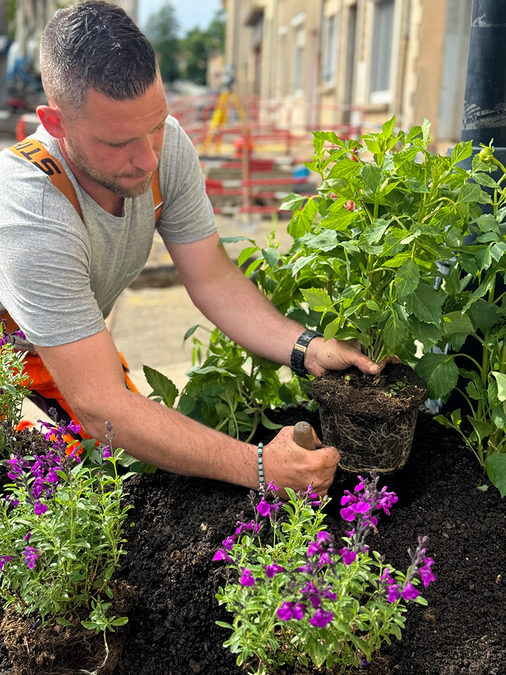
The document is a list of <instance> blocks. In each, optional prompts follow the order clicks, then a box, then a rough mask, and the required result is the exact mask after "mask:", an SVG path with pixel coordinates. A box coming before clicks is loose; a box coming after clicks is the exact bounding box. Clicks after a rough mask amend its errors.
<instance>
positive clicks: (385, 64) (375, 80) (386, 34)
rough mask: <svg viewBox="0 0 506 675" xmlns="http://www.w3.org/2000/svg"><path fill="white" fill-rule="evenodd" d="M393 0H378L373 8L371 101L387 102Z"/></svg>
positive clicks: (388, 97)
mask: <svg viewBox="0 0 506 675" xmlns="http://www.w3.org/2000/svg"><path fill="white" fill-rule="evenodd" d="M394 7H395V0H380V2H376V6H375V8H374V38H373V45H372V55H371V86H370V100H371V103H389V102H390V98H391V92H390V65H391V63H392V38H393V26H394Z"/></svg>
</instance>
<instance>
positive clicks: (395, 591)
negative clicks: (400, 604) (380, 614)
mask: <svg viewBox="0 0 506 675" xmlns="http://www.w3.org/2000/svg"><path fill="white" fill-rule="evenodd" d="M400 597H401V592H400V590H399V586H397V584H394V583H392V584H391V585H390V586H389V587H388V595H387V600H388V602H396V601H397V600H398V599H399V598H400Z"/></svg>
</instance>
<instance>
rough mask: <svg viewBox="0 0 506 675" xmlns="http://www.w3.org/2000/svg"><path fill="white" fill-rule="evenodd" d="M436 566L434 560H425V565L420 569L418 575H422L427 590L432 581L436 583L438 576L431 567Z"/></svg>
mask: <svg viewBox="0 0 506 675" xmlns="http://www.w3.org/2000/svg"><path fill="white" fill-rule="evenodd" d="M427 561H430V562H427ZM433 564H434V561H433V560H432V558H425V565H424V566H422V567H420V569H419V570H418V574H419V575H420V578H421V580H422V581H423V585H424V586H425V588H427V586H428V585H429V584H430V582H431V581H436V575H435V574H434V573H433V571H432V570H431V568H430V567H431V565H433Z"/></svg>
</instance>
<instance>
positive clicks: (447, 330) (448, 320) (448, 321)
mask: <svg viewBox="0 0 506 675" xmlns="http://www.w3.org/2000/svg"><path fill="white" fill-rule="evenodd" d="M443 331H444V334H445V335H446V336H447V337H449V336H450V335H454V334H455V333H465V334H466V335H469V334H471V333H474V326H473V322H472V321H471V319H470V318H469V316H468V315H467V314H462V313H461V312H448V314H445V315H444V316H443Z"/></svg>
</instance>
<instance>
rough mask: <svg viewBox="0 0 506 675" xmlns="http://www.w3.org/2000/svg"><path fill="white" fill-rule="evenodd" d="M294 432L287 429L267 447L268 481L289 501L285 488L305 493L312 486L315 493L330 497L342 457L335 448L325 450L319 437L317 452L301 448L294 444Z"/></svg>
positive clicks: (266, 475) (289, 428) (328, 447)
mask: <svg viewBox="0 0 506 675" xmlns="http://www.w3.org/2000/svg"><path fill="white" fill-rule="evenodd" d="M293 429H294V427H284V428H283V429H281V431H280V432H279V433H278V435H277V436H276V437H275V438H274V439H273V440H272V441H271V442H270V443H268V444H267V445H266V446H265V447H264V452H263V464H264V475H265V481H266V483H269V482H270V481H273V482H274V485H275V486H276V487H279V488H281V490H280V496H282V497H283V496H284V497H285V498H286V497H287V495H286V493H285V491H284V490H283V488H285V487H290V488H292V489H293V490H294V491H295V492H300V491H302V492H305V491H306V490H307V489H308V486H309V485H310V484H311V483H312V485H313V490H314V491H315V492H317V493H318V494H319V495H321V496H323V495H326V494H327V491H328V489H329V487H330V485H331V484H332V481H333V480H334V474H335V472H336V467H337V463H338V462H339V459H340V457H339V453H338V452H337V450H336V449H335V448H333V447H332V446H327V447H321V446H322V444H321V441H320V440H319V439H318V438H317V437H316V435H315V439H316V447H317V450H306V449H305V448H301V447H300V446H299V445H297V444H296V443H295V441H294V440H293ZM313 433H314V432H313Z"/></svg>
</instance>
